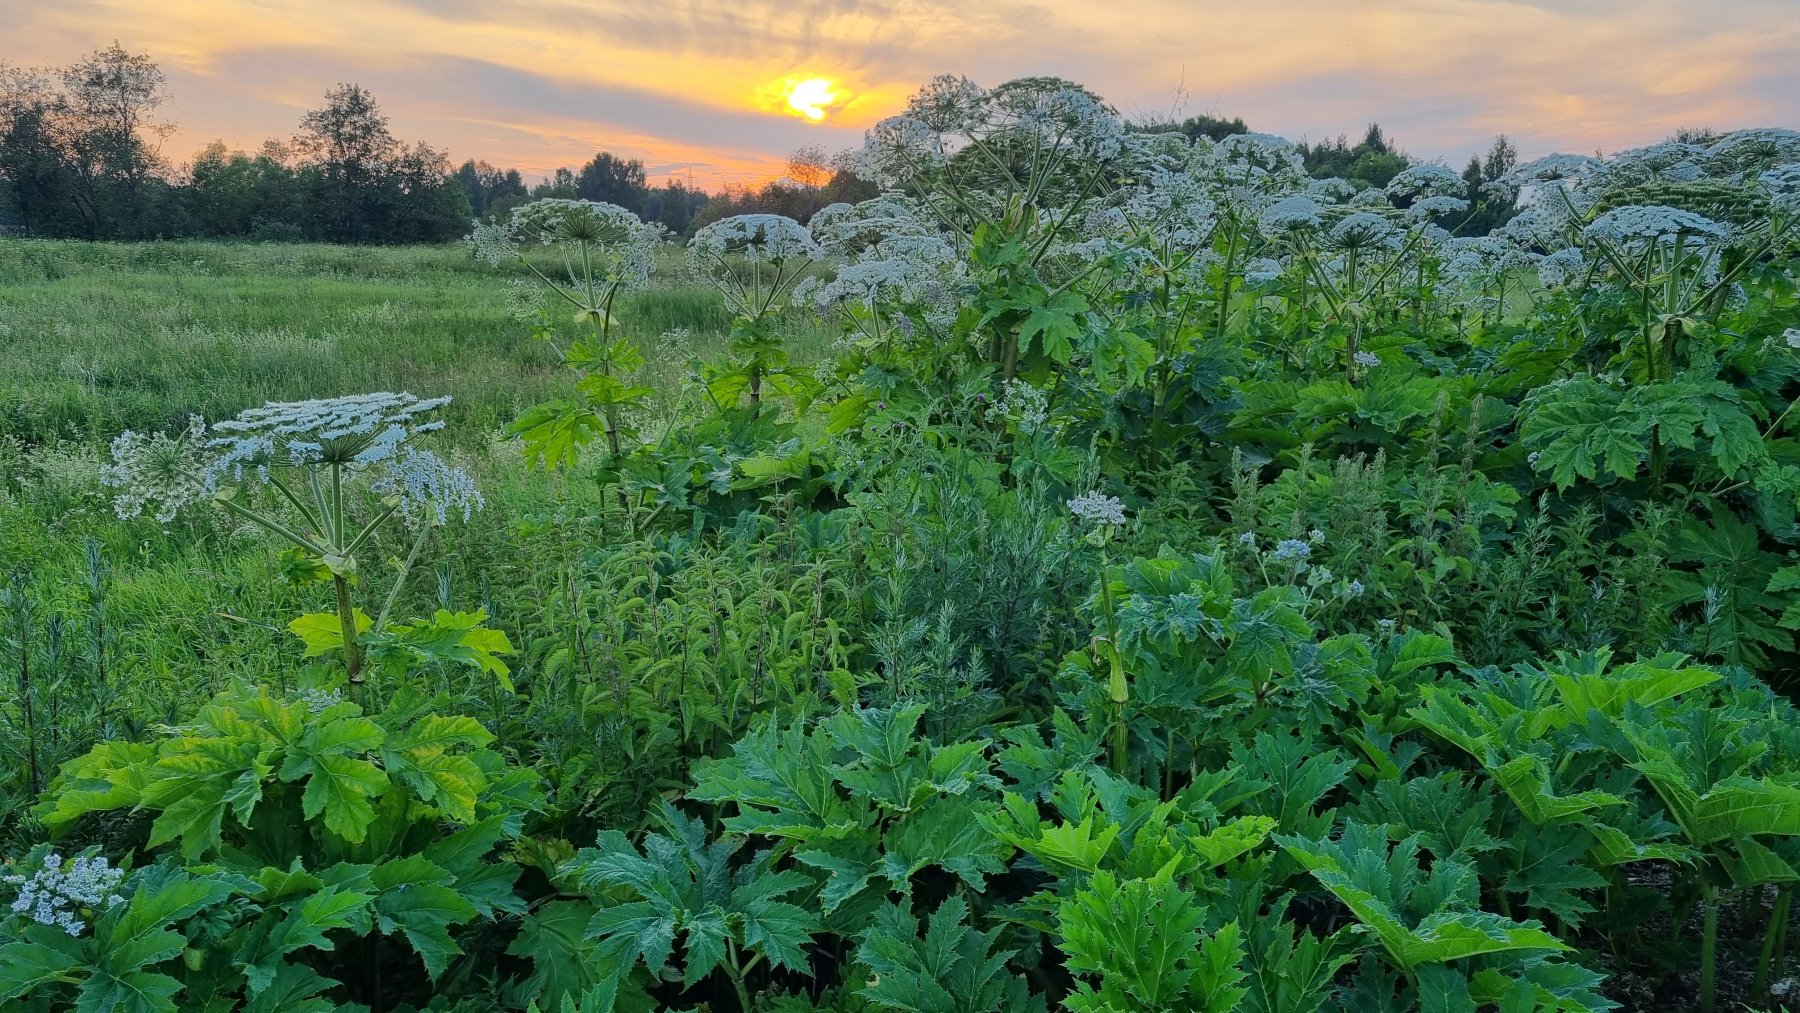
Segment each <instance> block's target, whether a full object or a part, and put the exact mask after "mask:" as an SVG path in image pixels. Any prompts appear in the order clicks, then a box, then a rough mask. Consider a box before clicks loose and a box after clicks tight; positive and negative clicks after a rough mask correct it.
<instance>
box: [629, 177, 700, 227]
mask: <svg viewBox="0 0 1800 1013" xmlns="http://www.w3.org/2000/svg"><path fill="white" fill-rule="evenodd" d="M711 199H712V197H711V196H709V195H708V194H707V193H706V191H704V190H701V189H699V188H697V187H690V186H688V185H687V184H686V183H685V182H683V181H681V180H679V179H671V180H668V181H666V182H664V183H663V185H662V186H659V187H656V188H654V189H652V190H651V191H650V203H649V206H648V207H647V208H646V211H645V217H646V219H647V220H648V221H653V222H656V223H658V224H659V225H661V226H662V227H663V228H665V229H668V230H669V231H670V232H673V233H675V234H676V235H688V234H690V233H691V232H692V230H693V228H694V215H695V214H696V213H697V212H698V211H699V210H700V209H701V208H703V207H705V206H706V204H707V202H708V201H710V200H711Z"/></svg>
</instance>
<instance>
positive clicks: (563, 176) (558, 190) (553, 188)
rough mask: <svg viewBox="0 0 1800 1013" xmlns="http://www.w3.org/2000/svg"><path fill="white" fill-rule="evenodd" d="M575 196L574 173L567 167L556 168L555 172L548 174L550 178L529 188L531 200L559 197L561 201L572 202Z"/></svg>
mask: <svg viewBox="0 0 1800 1013" xmlns="http://www.w3.org/2000/svg"><path fill="white" fill-rule="evenodd" d="M576 196H577V194H576V192H575V171H574V170H573V169H570V168H569V167H568V166H561V167H559V168H557V169H556V171H555V172H552V173H551V174H550V178H548V179H546V180H543V181H542V182H540V183H538V185H536V186H534V187H532V188H531V199H532V200H542V199H543V198H545V197H560V198H562V199H563V200H574V199H575V198H576Z"/></svg>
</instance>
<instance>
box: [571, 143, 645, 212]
mask: <svg viewBox="0 0 1800 1013" xmlns="http://www.w3.org/2000/svg"><path fill="white" fill-rule="evenodd" d="M575 195H576V196H577V197H580V198H581V199H582V200H592V201H602V202H605V203H607V204H617V205H618V206H620V207H622V208H625V209H627V210H629V211H635V212H641V211H643V210H644V208H645V206H646V205H647V204H648V203H649V197H650V187H649V184H647V183H646V182H645V180H644V163H643V162H641V161H639V160H637V159H635V158H632V159H624V158H620V157H619V156H617V155H615V154H613V153H612V152H610V151H602V152H598V153H597V154H595V155H594V157H593V158H590V159H588V162H587V164H586V165H584V166H582V167H581V171H580V172H578V173H576V174H575Z"/></svg>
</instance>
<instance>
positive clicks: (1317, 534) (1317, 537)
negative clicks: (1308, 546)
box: [1306, 528, 1325, 545]
mask: <svg viewBox="0 0 1800 1013" xmlns="http://www.w3.org/2000/svg"><path fill="white" fill-rule="evenodd" d="M1306 540H1307V541H1309V542H1312V543H1313V544H1314V545H1317V544H1319V543H1320V542H1322V541H1324V540H1325V532H1324V530H1323V529H1320V528H1314V529H1312V530H1311V531H1308V532H1307V533H1306Z"/></svg>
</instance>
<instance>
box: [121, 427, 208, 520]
mask: <svg viewBox="0 0 1800 1013" xmlns="http://www.w3.org/2000/svg"><path fill="white" fill-rule="evenodd" d="M209 467H210V461H209V458H208V455H207V451H206V422H205V420H203V419H201V418H200V416H198V415H192V416H189V417H188V426H187V429H185V430H184V431H182V432H180V433H177V434H176V435H174V436H169V435H167V434H164V433H150V434H148V435H145V434H143V433H135V432H131V431H129V430H127V431H126V432H123V433H120V434H119V435H118V436H117V437H116V438H114V439H113V441H112V461H111V463H109V464H107V465H105V466H103V467H102V468H101V469H100V481H101V482H102V483H104V484H105V485H107V486H110V487H111V488H112V489H114V490H115V491H114V494H113V509H114V510H115V511H116V512H117V513H118V515H119V516H120V517H121V518H131V517H136V516H137V515H139V514H141V513H143V512H144V511H145V510H152V512H153V515H154V516H155V517H156V519H157V521H159V522H161V523H163V524H167V523H169V522H170V521H172V520H174V519H175V517H176V515H177V514H178V513H180V512H181V510H182V509H184V508H185V507H187V506H190V505H192V504H194V503H198V502H200V501H202V500H204V499H206V498H207V496H208V495H209V490H208V488H207V470H208V468H209Z"/></svg>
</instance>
